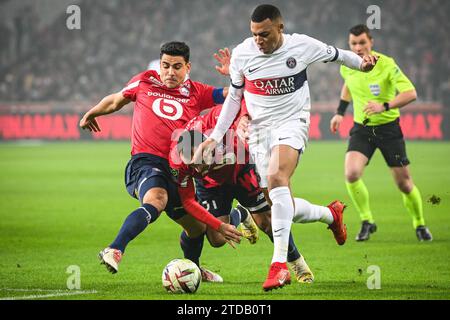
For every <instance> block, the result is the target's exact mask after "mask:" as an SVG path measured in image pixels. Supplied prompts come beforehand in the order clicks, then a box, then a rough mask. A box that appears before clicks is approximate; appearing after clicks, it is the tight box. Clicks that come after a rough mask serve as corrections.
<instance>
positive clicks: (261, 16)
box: [251, 4, 281, 22]
mask: <svg viewBox="0 0 450 320" xmlns="http://www.w3.org/2000/svg"><path fill="white" fill-rule="evenodd" d="M251 19H252V21H253V22H263V21H264V20H266V19H270V20H271V21H274V20H277V19H281V13H280V10H278V8H277V7H275V6H273V5H271V4H261V5H259V6H257V7H256V8H255V10H253V13H252V18H251Z"/></svg>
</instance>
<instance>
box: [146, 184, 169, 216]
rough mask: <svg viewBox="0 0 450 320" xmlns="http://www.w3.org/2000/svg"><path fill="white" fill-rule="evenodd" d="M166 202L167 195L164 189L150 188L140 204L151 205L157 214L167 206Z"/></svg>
mask: <svg viewBox="0 0 450 320" xmlns="http://www.w3.org/2000/svg"><path fill="white" fill-rule="evenodd" d="M167 200H168V195H167V191H166V190H165V189H163V188H152V189H150V190H148V191H147V192H146V193H145V195H144V198H143V199H142V203H148V204H151V205H152V206H154V207H155V208H156V209H157V210H158V212H162V211H163V210H164V208H165V207H166V205H167Z"/></svg>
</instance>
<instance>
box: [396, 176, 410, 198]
mask: <svg viewBox="0 0 450 320" xmlns="http://www.w3.org/2000/svg"><path fill="white" fill-rule="evenodd" d="M397 187H398V188H399V189H400V191H401V192H403V193H406V194H409V193H411V191H412V190H413V189H414V184H413V183H412V180H410V179H408V180H404V181H400V182H398V183H397Z"/></svg>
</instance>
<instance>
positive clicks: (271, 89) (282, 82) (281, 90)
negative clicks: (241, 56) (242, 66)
mask: <svg viewBox="0 0 450 320" xmlns="http://www.w3.org/2000/svg"><path fill="white" fill-rule="evenodd" d="M305 81H306V69H305V70H303V71H301V72H299V73H297V74H294V75H292V76H287V77H282V78H273V79H256V80H248V79H246V80H245V90H246V91H248V92H250V93H253V94H259V95H263V96H279V95H283V94H289V93H293V92H295V91H297V90H298V89H300V88H301V87H302V86H303V83H304V82H305Z"/></svg>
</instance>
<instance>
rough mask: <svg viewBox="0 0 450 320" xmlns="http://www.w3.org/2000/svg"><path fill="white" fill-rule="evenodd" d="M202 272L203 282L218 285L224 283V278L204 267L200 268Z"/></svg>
mask: <svg viewBox="0 0 450 320" xmlns="http://www.w3.org/2000/svg"><path fill="white" fill-rule="evenodd" d="M200 272H201V274H202V281H203V282H216V283H222V282H223V279H222V277H221V276H220V275H219V274H218V273H215V272H212V271H211V270H208V269H206V268H204V267H200Z"/></svg>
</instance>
